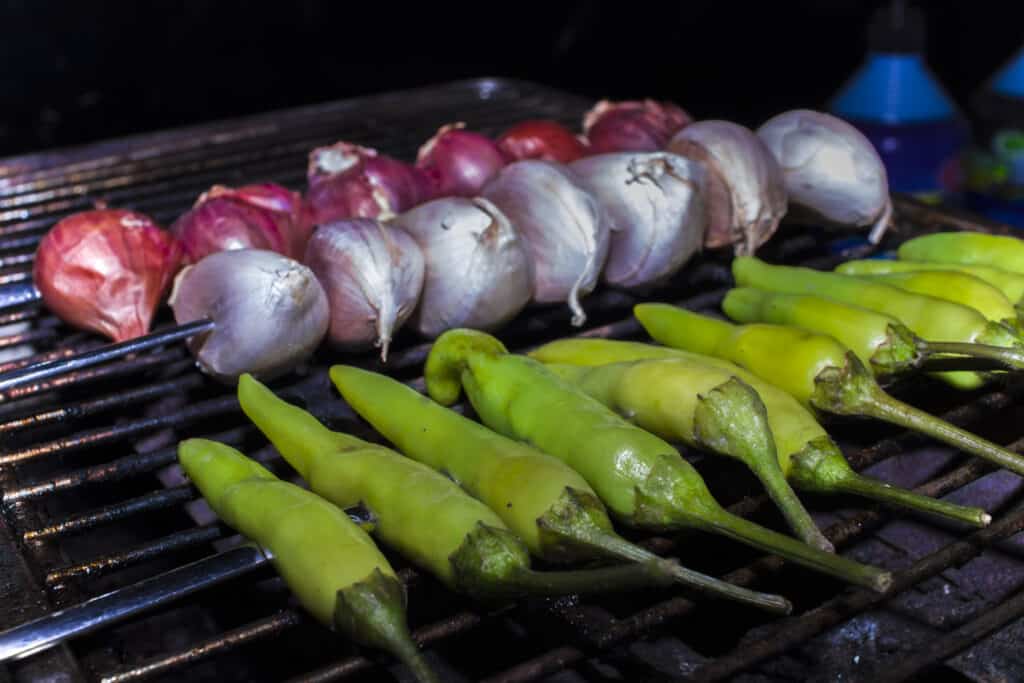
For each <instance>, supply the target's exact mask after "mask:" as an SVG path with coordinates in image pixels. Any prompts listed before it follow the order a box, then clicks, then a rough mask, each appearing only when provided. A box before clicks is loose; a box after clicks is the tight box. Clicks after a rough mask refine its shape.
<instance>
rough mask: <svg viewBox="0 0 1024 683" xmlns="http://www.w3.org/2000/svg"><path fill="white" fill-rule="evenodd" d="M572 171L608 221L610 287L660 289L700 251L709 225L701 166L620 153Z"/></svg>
mask: <svg viewBox="0 0 1024 683" xmlns="http://www.w3.org/2000/svg"><path fill="white" fill-rule="evenodd" d="M569 168H570V169H571V170H572V171H573V172H574V173H575V174H576V177H577V178H579V181H580V183H581V184H582V185H583V187H585V188H587V189H588V190H589V191H590V192H591V194H592V195H593V196H594V197H595V198H596V199H597V201H598V202H599V203H600V204H601V206H602V207H603V208H604V211H605V212H606V214H607V216H608V220H609V223H610V227H611V231H612V232H611V251H610V253H609V255H608V263H607V264H606V265H605V268H604V279H605V282H607V283H608V284H610V285H614V286H616V287H624V288H628V289H643V288H646V287H650V286H652V285H656V284H658V283H660V282H662V281H664V280H665V279H667V278H669V277H671V276H672V275H673V274H674V273H675V272H676V271H678V270H679V269H680V268H681V267H682V266H683V264H684V263H686V261H687V260H688V259H689V258H690V256H692V255H693V254H694V253H695V252H696V251H698V250H699V249H700V246H701V243H702V241H703V239H704V230H705V227H706V225H707V212H706V208H705V203H704V197H703V195H704V187H705V183H706V173H705V171H704V168H703V167H702V166H701V165H700V164H698V163H695V162H693V161H690V160H688V159H684V158H683V157H680V156H676V155H675V154H668V153H666V152H649V153H630V152H619V153H614V154H599V155H596V156H592V157H587V158H585V159H580V160H579V161H576V162H573V163H572V164H571V165H570V166H569Z"/></svg>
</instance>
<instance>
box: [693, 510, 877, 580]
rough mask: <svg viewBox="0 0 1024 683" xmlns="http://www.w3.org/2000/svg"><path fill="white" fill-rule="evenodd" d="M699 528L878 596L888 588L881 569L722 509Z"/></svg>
mask: <svg viewBox="0 0 1024 683" xmlns="http://www.w3.org/2000/svg"><path fill="white" fill-rule="evenodd" d="M687 525H688V526H690V525H692V523H691V522H689V521H688V524H687ZM701 526H703V527H704V528H706V529H707V530H709V531H713V532H715V533H719V534H722V535H723V536H728V537H729V538H733V539H736V540H737V541H740V542H742V543H746V544H748V545H752V546H754V547H755V548H760V549H761V550H764V551H766V552H769V553H772V554H774V555H778V556H779V557H782V558H783V559H786V560H790V561H791V562H794V563H796V564H799V565H801V566H804V567H808V568H810V569H814V570H816V571H819V572H822V573H824V574H828V575H829V576H834V577H836V578H838V579H841V580H843V581H846V582H848V583H852V584H855V585H858V586H864V587H865V588H870V589H871V590H874V591H878V592H879V593H881V592H884V591H886V590H887V589H888V588H889V586H890V585H891V584H892V574H890V573H889V572H887V571H885V570H883V569H878V568H877V567H871V566H869V565H866V564H861V563H859V562H854V561H853V560H848V559H846V558H845V557H843V556H842V555H832V554H829V553H826V552H822V551H820V550H818V549H816V548H812V547H810V546H809V545H807V544H805V543H801V542H800V541H797V540H796V539H793V538H790V537H789V536H783V535H782V534H780V533H777V532H775V531H772V530H771V529H766V528H765V527H763V526H760V525H758V524H754V523H753V522H751V521H748V520H746V519H743V518H742V517H738V516H736V515H734V514H732V513H730V512H726V511H725V510H722V509H719V510H718V511H717V512H715V513H710V514H708V516H707V517H706V519H705V520H704V523H703V524H702V525H701Z"/></svg>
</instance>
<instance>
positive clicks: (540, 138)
mask: <svg viewBox="0 0 1024 683" xmlns="http://www.w3.org/2000/svg"><path fill="white" fill-rule="evenodd" d="M497 145H498V149H500V150H501V151H502V153H504V155H505V156H506V157H508V158H509V159H510V160H512V161H521V160H523V159H540V160H542V161H555V162H558V163H560V164H568V163H570V162H572V161H576V160H577V159H579V158H580V157H582V156H586V154H587V141H586V140H585V139H582V138H580V137H579V136H578V135H575V134H573V132H572V131H571V130H569V129H568V128H566V127H565V126H563V125H562V124H560V123H558V122H556V121H547V120H533V121H523V122H522V123H517V124H516V125H514V126H512V127H511V128H509V129H508V130H506V131H505V132H504V133H502V134H501V136H500V137H499V138H498V140H497Z"/></svg>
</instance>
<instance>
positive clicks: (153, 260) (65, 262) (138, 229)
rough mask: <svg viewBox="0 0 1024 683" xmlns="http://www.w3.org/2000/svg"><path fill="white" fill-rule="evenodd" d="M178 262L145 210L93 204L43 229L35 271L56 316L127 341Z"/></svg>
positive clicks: (141, 330) (173, 246)
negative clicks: (111, 207)
mask: <svg viewBox="0 0 1024 683" xmlns="http://www.w3.org/2000/svg"><path fill="white" fill-rule="evenodd" d="M180 262H181V247H180V245H179V244H178V241H177V240H176V239H174V237H173V236H172V235H171V234H170V233H168V232H166V231H164V230H162V229H161V228H160V227H159V226H158V225H157V224H156V223H154V222H153V220H152V219H151V218H149V217H148V216H145V215H143V214H141V213H136V212H134V211H126V210H123V209H96V210H93V211H83V212H81V213H76V214H73V215H71V216H68V217H67V218H64V219H63V220H61V221H60V222H58V223H57V224H56V225H54V226H53V228H51V229H50V231H49V232H48V233H46V235H45V236H44V237H43V239H42V241H41V242H40V243H39V248H38V250H37V251H36V258H35V264H34V266H33V271H32V277H33V279H34V281H35V285H36V287H37V288H38V289H39V293H40V294H41V295H42V298H43V303H44V304H46V306H47V308H49V309H50V310H51V311H53V312H54V313H56V314H57V316H58V317H59V318H61V320H64V321H65V322H68V323H71V324H72V325H75V326H76V327H81V328H83V329H87V330H93V331H95V332H99V333H100V334H103V335H105V336H107V337H110V338H111V339H113V340H114V341H125V340H127V339H132V338H134V337H138V336H141V335H144V334H146V333H147V332H149V324H150V322H151V321H152V319H153V313H154V311H156V307H157V304H159V302H160V299H161V298H162V297H163V295H164V293H165V292H166V291H167V287H168V286H169V285H170V284H171V279H172V278H173V277H174V274H175V272H177V270H178V266H179V264H180Z"/></svg>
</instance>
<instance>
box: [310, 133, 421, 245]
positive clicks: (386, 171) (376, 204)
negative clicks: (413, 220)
mask: <svg viewBox="0 0 1024 683" xmlns="http://www.w3.org/2000/svg"><path fill="white" fill-rule="evenodd" d="M307 177H308V180H309V190H308V191H307V193H306V200H307V202H308V205H309V209H310V214H311V220H312V222H313V224H314V225H322V224H324V223H330V222H331V221H336V220H342V219H346V218H379V219H381V220H387V219H389V218H392V217H394V216H395V215H397V214H399V213H401V212H403V211H406V210H408V209H411V208H412V207H414V206H416V205H417V204H422V203H423V202H425V201H428V200H429V199H431V198H432V197H433V187H432V185H431V182H430V180H429V179H428V178H427V174H426V173H425V172H423V171H421V170H420V169H418V168H416V167H415V166H413V165H411V164H407V163H405V162H402V161H399V160H397V159H393V158H391V157H389V156H384V155H383V154H378V153H377V150H374V149H370V148H369V147H360V146H359V145H353V144H351V143H348V142H338V143H335V144H333V145H331V146H330V147H320V148H317V149H314V150H313V151H312V152H310V154H309V170H308V172H307Z"/></svg>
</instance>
